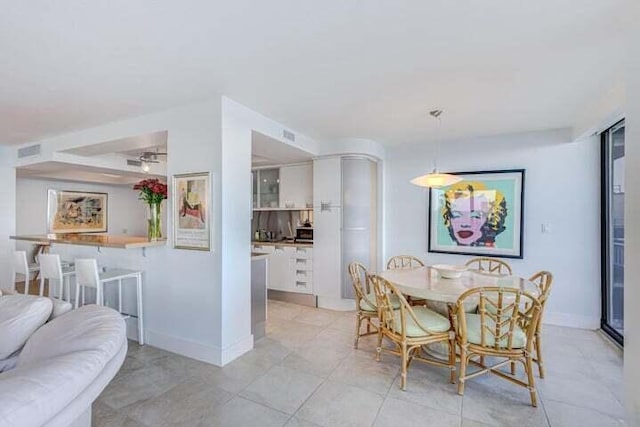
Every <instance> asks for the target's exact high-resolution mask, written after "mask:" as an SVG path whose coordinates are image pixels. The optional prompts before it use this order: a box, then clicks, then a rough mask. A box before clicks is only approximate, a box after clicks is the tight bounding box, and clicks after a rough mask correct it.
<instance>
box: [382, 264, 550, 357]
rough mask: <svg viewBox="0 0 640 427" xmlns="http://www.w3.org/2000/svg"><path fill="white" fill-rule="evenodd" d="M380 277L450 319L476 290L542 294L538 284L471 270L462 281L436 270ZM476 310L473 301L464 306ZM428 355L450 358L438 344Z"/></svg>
mask: <svg viewBox="0 0 640 427" xmlns="http://www.w3.org/2000/svg"><path fill="white" fill-rule="evenodd" d="M377 275H378V276H380V277H382V278H383V279H385V280H387V281H389V282H391V283H392V284H393V285H395V286H396V287H397V288H398V290H399V291H400V292H402V293H403V294H404V295H408V296H410V297H412V298H420V299H425V300H427V307H429V308H430V309H432V310H434V311H436V312H438V313H440V314H442V315H443V316H445V317H450V316H449V314H450V310H451V309H452V308H453V306H454V305H455V303H456V302H457V301H458V298H460V296H461V295H462V294H463V293H465V292H466V291H468V290H470V289H473V288H481V287H496V286H497V287H507V288H516V289H520V290H522V291H524V292H528V293H530V294H531V295H533V296H534V297H538V296H539V290H538V287H537V286H536V285H535V283H533V282H530V281H529V280H528V279H527V278H524V277H519V276H515V275H509V276H506V275H496V274H490V273H486V272H482V271H476V270H468V271H464V272H462V273H461V274H460V277H457V278H452V279H448V278H445V277H442V275H441V274H440V273H439V272H438V270H437V269H435V268H433V267H418V268H411V269H394V270H386V271H383V272H379V273H377ZM476 308H477V304H474V303H473V300H469V302H466V303H465V311H466V312H473V311H475V310H476ZM425 351H426V352H427V353H429V354H430V355H431V356H434V357H437V358H440V359H446V358H447V357H448V356H447V354H448V348H447V346H441V345H439V344H438V343H436V344H430V345H429V346H427V348H425Z"/></svg>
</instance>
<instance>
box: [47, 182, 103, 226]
mask: <svg viewBox="0 0 640 427" xmlns="http://www.w3.org/2000/svg"><path fill="white" fill-rule="evenodd" d="M107 201H108V195H107V193H88V192H81V191H62V190H53V189H49V191H48V192H47V222H48V225H47V229H48V230H49V233H105V232H106V231H107Z"/></svg>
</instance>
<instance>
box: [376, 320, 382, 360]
mask: <svg viewBox="0 0 640 427" xmlns="http://www.w3.org/2000/svg"><path fill="white" fill-rule="evenodd" d="M380 356H382V326H381V325H378V346H377V347H376V360H377V361H378V362H379V361H380Z"/></svg>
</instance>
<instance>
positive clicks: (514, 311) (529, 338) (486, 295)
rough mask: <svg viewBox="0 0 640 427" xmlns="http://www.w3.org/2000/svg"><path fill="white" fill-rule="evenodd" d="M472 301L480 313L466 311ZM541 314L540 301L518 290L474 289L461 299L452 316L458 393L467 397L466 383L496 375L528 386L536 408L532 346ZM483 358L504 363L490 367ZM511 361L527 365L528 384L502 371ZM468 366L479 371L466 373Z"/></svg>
mask: <svg viewBox="0 0 640 427" xmlns="http://www.w3.org/2000/svg"><path fill="white" fill-rule="evenodd" d="M469 300H473V301H474V302H477V303H478V314H472V313H466V312H465V310H464V306H465V302H467V301H469ZM540 311H541V304H540V302H539V301H538V299H536V298H535V297H534V296H533V295H531V294H529V293H526V292H523V291H521V290H520V289H515V288H504V287H486V288H474V289H470V290H468V291H467V292H465V293H464V294H462V295H461V296H460V298H458V301H457V302H456V305H455V310H454V315H453V323H454V327H455V330H456V341H457V344H458V347H459V349H460V373H459V376H458V394H460V395H463V394H464V386H465V382H466V381H467V380H469V379H471V378H474V377H476V376H479V375H482V374H486V373H493V374H495V375H497V376H499V377H501V378H504V379H506V380H508V381H511V382H512V383H514V384H517V385H520V386H523V387H526V388H527V389H528V390H529V393H530V395H531V405H532V406H537V404H538V403H537V397H536V389H535V382H534V379H533V346H534V339H535V333H536V329H537V327H538V319H539V318H540ZM475 356H479V357H480V360H481V361H475V360H473V359H472V358H473V357H475ZM484 356H491V357H493V358H498V359H501V358H504V360H502V361H500V362H498V363H496V364H493V365H491V366H487V365H485V363H484V362H483V361H482V359H483V358H484ZM511 362H521V363H522V364H523V365H524V369H525V373H526V376H527V380H526V382H525V381H522V380H520V379H518V378H516V377H515V376H511V375H509V374H507V373H505V372H503V371H501V370H499V368H500V367H502V366H504V365H506V364H509V363H511ZM469 365H474V366H477V367H479V368H480V369H479V370H477V371H475V372H472V373H470V374H467V369H468V367H469Z"/></svg>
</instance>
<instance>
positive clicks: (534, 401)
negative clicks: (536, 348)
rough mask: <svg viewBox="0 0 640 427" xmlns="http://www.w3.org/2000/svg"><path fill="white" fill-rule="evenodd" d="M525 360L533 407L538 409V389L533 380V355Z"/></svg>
mask: <svg viewBox="0 0 640 427" xmlns="http://www.w3.org/2000/svg"><path fill="white" fill-rule="evenodd" d="M525 360H526V363H525V367H526V369H527V384H528V387H527V388H528V389H529V393H530V394H531V406H533V407H537V406H538V399H537V396H536V387H535V382H534V379H533V360H532V356H531V354H528V355H527V356H526V357H525Z"/></svg>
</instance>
